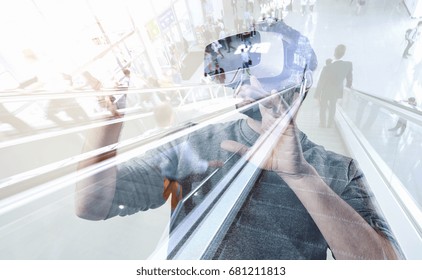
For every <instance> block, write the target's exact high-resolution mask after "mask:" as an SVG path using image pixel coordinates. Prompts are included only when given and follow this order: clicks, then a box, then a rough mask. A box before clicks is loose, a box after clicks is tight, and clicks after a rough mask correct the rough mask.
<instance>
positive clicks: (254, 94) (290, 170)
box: [221, 77, 309, 177]
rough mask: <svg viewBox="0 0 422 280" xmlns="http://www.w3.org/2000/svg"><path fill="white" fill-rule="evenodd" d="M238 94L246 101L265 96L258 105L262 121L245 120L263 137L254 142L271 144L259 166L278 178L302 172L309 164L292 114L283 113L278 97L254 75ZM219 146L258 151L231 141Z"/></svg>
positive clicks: (284, 107) (285, 106)
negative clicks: (249, 83) (263, 138)
mask: <svg viewBox="0 0 422 280" xmlns="http://www.w3.org/2000/svg"><path fill="white" fill-rule="evenodd" d="M270 95H271V96H270ZM239 96H241V97H242V98H243V99H244V100H246V101H249V102H248V103H250V102H251V101H256V100H258V99H262V98H264V97H267V98H266V99H265V100H264V101H263V102H261V104H259V110H260V112H261V115H262V121H261V122H258V121H256V120H253V119H248V124H249V126H250V127H251V128H252V129H253V130H255V131H256V132H257V133H259V134H260V135H261V138H262V137H265V138H266V139H267V140H266V141H265V142H263V143H265V144H262V142H260V141H257V144H256V145H262V146H263V147H264V146H267V145H271V146H272V149H270V151H269V152H268V154H267V158H266V159H265V160H264V161H263V162H262V163H261V164H259V166H260V168H262V169H265V170H270V171H274V172H276V173H278V174H279V175H280V176H282V177H283V176H298V175H299V176H301V175H303V174H304V172H305V171H306V170H307V167H308V166H309V165H308V163H307V162H306V160H305V158H304V157H303V154H302V148H301V145H300V143H299V139H298V137H297V128H296V126H295V124H294V120H293V116H291V115H289V114H286V112H287V109H288V107H287V105H286V104H285V103H284V102H283V100H281V97H280V96H279V95H278V94H276V92H275V91H273V92H272V93H271V94H270V93H268V92H265V91H264V90H263V88H262V86H261V85H260V83H259V81H258V80H257V79H256V78H255V77H251V85H244V86H242V87H241V89H240V92H239ZM221 148H223V149H225V150H227V151H230V152H235V153H238V154H241V155H245V154H246V153H247V152H248V151H250V150H251V149H253V148H256V149H257V150H258V152H259V151H260V150H262V149H261V147H258V146H253V147H247V146H245V145H243V144H240V143H238V142H235V141H231V140H225V141H223V142H222V143H221ZM256 164H258V163H256Z"/></svg>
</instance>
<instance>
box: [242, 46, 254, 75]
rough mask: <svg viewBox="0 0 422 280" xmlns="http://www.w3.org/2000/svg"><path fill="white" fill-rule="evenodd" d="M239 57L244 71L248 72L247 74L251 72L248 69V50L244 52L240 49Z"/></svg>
mask: <svg viewBox="0 0 422 280" xmlns="http://www.w3.org/2000/svg"><path fill="white" fill-rule="evenodd" d="M240 58H241V59H242V69H244V70H245V71H246V73H248V75H250V74H251V72H250V70H249V60H250V57H249V54H248V52H245V49H243V48H242V49H241V50H240Z"/></svg>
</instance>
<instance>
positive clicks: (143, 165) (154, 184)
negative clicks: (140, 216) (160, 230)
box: [106, 156, 165, 219]
mask: <svg viewBox="0 0 422 280" xmlns="http://www.w3.org/2000/svg"><path fill="white" fill-rule="evenodd" d="M163 189H164V178H163V176H162V174H161V171H160V169H159V168H157V167H155V166H154V162H153V161H152V157H151V156H147V157H146V158H144V157H142V158H133V159H131V160H129V161H127V162H125V163H123V164H121V165H119V166H118V171H117V178H116V191H115V194H114V198H113V202H112V206H111V209H110V212H109V214H108V216H107V218H106V219H109V218H112V217H114V216H117V215H119V216H126V215H132V214H134V213H137V212H139V211H146V210H148V209H153V208H157V207H159V206H161V205H163V204H164V202H165V200H164V197H163Z"/></svg>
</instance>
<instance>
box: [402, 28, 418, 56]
mask: <svg viewBox="0 0 422 280" xmlns="http://www.w3.org/2000/svg"><path fill="white" fill-rule="evenodd" d="M421 30H422V21H419V22H418V24H417V25H416V27H414V28H412V29H409V30H408V31H407V32H406V41H407V45H406V48H405V49H404V52H403V58H408V57H409V56H410V53H409V51H410V49H411V48H412V46H413V45H414V44H415V42H416V41H418V40H419V38H420V37H421Z"/></svg>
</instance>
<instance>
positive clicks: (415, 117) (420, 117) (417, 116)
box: [346, 88, 422, 126]
mask: <svg viewBox="0 0 422 280" xmlns="http://www.w3.org/2000/svg"><path fill="white" fill-rule="evenodd" d="M346 89H347V88H346ZM348 90H352V91H353V93H354V94H358V95H359V96H361V97H362V98H364V99H366V100H370V101H372V102H375V103H377V104H380V105H382V106H383V107H384V108H387V109H388V110H389V111H392V112H393V113H395V114H398V115H400V116H402V117H405V118H406V119H408V120H410V121H412V122H414V123H416V124H418V125H419V126H422V111H421V110H418V109H416V108H412V107H410V106H406V105H403V104H400V103H398V102H397V101H395V100H391V99H387V98H384V97H381V96H377V95H372V94H369V93H366V92H363V91H360V90H356V89H348Z"/></svg>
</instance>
